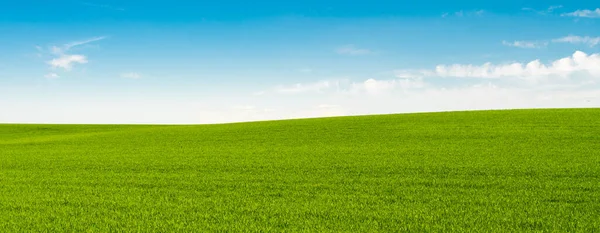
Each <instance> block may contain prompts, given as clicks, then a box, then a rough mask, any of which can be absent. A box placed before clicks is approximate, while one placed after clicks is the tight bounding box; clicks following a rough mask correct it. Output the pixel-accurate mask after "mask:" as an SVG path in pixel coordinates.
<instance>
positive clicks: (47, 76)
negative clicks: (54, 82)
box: [44, 73, 60, 79]
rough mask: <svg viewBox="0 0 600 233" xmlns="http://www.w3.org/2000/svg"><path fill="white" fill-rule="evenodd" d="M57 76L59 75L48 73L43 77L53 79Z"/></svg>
mask: <svg viewBox="0 0 600 233" xmlns="http://www.w3.org/2000/svg"><path fill="white" fill-rule="evenodd" d="M59 77H60V76H59V75H58V74H56V73H48V74H46V75H44V78H47V79H55V78H59Z"/></svg>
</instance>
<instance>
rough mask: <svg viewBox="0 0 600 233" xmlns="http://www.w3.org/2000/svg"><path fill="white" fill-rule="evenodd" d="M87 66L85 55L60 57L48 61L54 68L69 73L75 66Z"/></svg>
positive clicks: (64, 55)
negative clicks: (77, 64)
mask: <svg viewBox="0 0 600 233" xmlns="http://www.w3.org/2000/svg"><path fill="white" fill-rule="evenodd" d="M76 63H79V64H85V63H88V60H87V58H86V57H85V56H83V55H66V54H63V55H60V56H59V57H58V58H54V59H52V60H50V61H48V64H50V66H52V68H63V69H65V70H67V71H69V70H71V69H72V68H73V64H76Z"/></svg>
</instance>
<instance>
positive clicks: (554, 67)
mask: <svg viewBox="0 0 600 233" xmlns="http://www.w3.org/2000/svg"><path fill="white" fill-rule="evenodd" d="M421 73H422V74H425V75H429V76H438V77H455V78H486V79H497V78H503V77H514V78H519V79H524V80H531V79H541V78H546V79H547V78H552V77H571V76H573V75H578V76H585V77H594V78H600V54H591V55H588V54H586V53H584V52H581V51H576V52H575V53H573V55H572V56H569V57H565V58H561V59H558V60H555V61H553V62H551V63H550V64H543V63H542V62H541V61H540V60H534V61H530V62H528V63H519V62H515V63H510V64H499V65H495V64H492V63H485V64H483V65H472V64H466V65H465V64H454V65H438V66H437V67H436V68H435V70H432V71H423V72H421Z"/></svg>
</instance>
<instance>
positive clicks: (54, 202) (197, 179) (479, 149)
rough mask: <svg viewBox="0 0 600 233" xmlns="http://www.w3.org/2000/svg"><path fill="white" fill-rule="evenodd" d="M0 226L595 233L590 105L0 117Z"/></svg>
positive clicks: (599, 144) (598, 196)
mask: <svg viewBox="0 0 600 233" xmlns="http://www.w3.org/2000/svg"><path fill="white" fill-rule="evenodd" d="M0 229H2V231H3V232H14V231H18V232H38V231H42V232H63V231H69V232H84V231H90V232H114V231H119V232H122V231H126V232H129V231H136V232H166V231H181V232H190V231H228V232H229V231H315V232H327V231H336V232H339V231H345V232H367V231H368V232H371V231H383V232H396V231H409V232H423V231H425V232H429V231H454V232H465V231H478V232H480V231H483V232H527V231H536V232H594V231H599V230H600V109H548V110H505V111H477V112H450V113H426V114H403V115H378V116H361V117H339V118H322V119H304V120H289V121H270V122H254V123H238V124H223V125H198V126H152V125H143V126H133V125H0Z"/></svg>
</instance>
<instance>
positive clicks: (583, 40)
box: [502, 35, 600, 49]
mask: <svg viewBox="0 0 600 233" xmlns="http://www.w3.org/2000/svg"><path fill="white" fill-rule="evenodd" d="M550 43H571V44H585V45H588V46H590V47H595V46H597V45H600V37H590V36H575V35H569V36H565V37H561V38H555V39H551V40H541V41H513V42H509V41H502V44H503V45H506V46H510V47H516V48H525V49H539V48H545V47H547V46H548V45H549V44H550Z"/></svg>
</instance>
